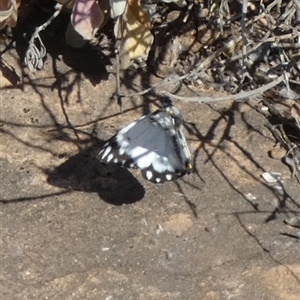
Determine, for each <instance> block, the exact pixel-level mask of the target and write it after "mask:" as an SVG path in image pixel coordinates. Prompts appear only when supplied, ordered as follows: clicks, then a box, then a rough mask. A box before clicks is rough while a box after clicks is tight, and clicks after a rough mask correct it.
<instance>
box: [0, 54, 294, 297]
mask: <svg viewBox="0 0 300 300" xmlns="http://www.w3.org/2000/svg"><path fill="white" fill-rule="evenodd" d="M74 53H75V54H74ZM74 53H73V52H72V51H70V52H68V55H49V54H48V56H47V60H46V63H45V66H44V68H43V70H41V71H38V72H36V73H35V74H32V73H30V72H29V71H28V70H27V69H26V68H25V69H24V68H22V67H21V66H20V59H19V55H18V54H17V52H16V51H15V50H14V49H10V50H9V51H7V52H6V53H5V54H4V56H3V58H4V59H5V66H6V67H5V68H2V78H1V93H0V99H1V112H0V113H1V123H0V126H1V152H0V154H1V157H0V159H1V288H0V291H1V299H2V300H13V299H30V300H33V299H39V300H41V299H87V300H90V299H97V300H99V299H105V300H116V299H181V300H182V299H191V300H192V299H202V300H217V299H243V300H253V299H264V300H269V299H270V300H277V299H278V300H279V299H282V300H299V299H300V262H299V261H300V254H299V253H300V252H299V250H300V243H299V227H298V228H297V227H292V226H288V225H286V224H285V222H287V223H289V224H294V223H295V222H296V223H297V217H298V218H299V214H300V193H299V190H300V189H299V183H298V182H297V180H296V179H295V178H291V173H290V170H289V169H288V167H286V166H285V165H284V164H283V163H282V162H281V161H278V160H273V159H271V158H269V156H268V151H269V150H270V149H272V148H273V147H274V145H275V140H274V138H273V136H272V134H271V133H270V132H269V130H268V129H267V128H266V127H265V124H267V123H268V122H269V120H268V119H267V118H266V117H265V116H264V115H263V114H262V113H261V112H260V106H259V104H258V103H256V102H249V103H232V102H230V101H227V102H222V103H213V104H195V103H194V104H193V103H188V104H187V103H183V102H179V101H177V102H176V103H175V104H176V106H177V107H178V108H179V109H180V111H181V113H182V115H183V117H184V119H185V120H186V121H187V122H189V123H190V124H187V130H186V137H187V141H188V144H189V147H190V149H191V152H192V155H193V163H194V166H195V171H194V172H193V174H191V175H189V176H185V177H183V178H182V179H180V180H178V181H176V182H171V183H165V184H163V185H154V184H152V183H150V182H146V181H145V180H144V179H143V178H142V176H141V174H140V172H139V171H138V170H134V171H129V170H127V169H122V168H120V167H117V166H114V165H108V166H103V165H101V164H100V163H99V162H98V161H97V160H95V159H94V156H95V154H96V153H97V151H98V150H99V147H101V145H103V141H104V140H106V139H108V138H109V137H111V136H112V135H113V134H115V133H116V131H117V130H118V129H120V128H122V127H123V126H125V125H127V124H128V123H130V122H131V121H133V120H135V119H136V118H138V117H140V116H141V115H143V114H145V113H146V112H147V111H149V110H153V109H155V107H154V105H150V98H151V100H153V95H152V96H151V97H150V96H149V97H147V96H145V97H134V98H126V99H124V101H123V108H124V113H123V114H120V112H119V107H118V105H117V104H116V103H115V101H113V100H112V95H113V93H114V91H115V77H114V75H113V74H112V73H107V72H105V68H104V67H106V68H109V67H110V66H109V64H108V62H107V61H104V60H103V61H101V60H100V62H101V63H98V64H97V63H96V65H95V61H98V62H99V57H98V58H97V56H96V57H95V56H93V55H96V54H95V53H92V54H90V53H89V54H87V56H86V57H85V58H83V57H82V52H80V51H74ZM97 55H98V54H97ZM97 59H98V60H97ZM78 60H81V62H83V65H85V66H86V65H92V66H93V72H92V73H93V74H92V75H91V74H90V73H89V71H90V70H91V69H89V68H88V67H86V69H85V70H83V72H80V71H79V70H78V69H76V68H75V69H74V64H71V63H70V62H73V63H74V62H76V63H78ZM97 66H98V67H99V69H97ZM95 69H96V70H95ZM95 73H96V74H97V75H95ZM145 78H146V79H145ZM145 82H147V74H145V73H142V74H141V75H139V76H137V78H136V79H135V81H134V83H133V82H131V81H130V77H129V76H127V83H129V84H128V86H127V89H125V88H124V86H123V88H124V92H126V91H128V92H131V93H132V92H134V90H136V89H135V88H136V86H138V85H144V86H145ZM210 93H211V94H212V95H217V94H214V92H212V91H210ZM269 171H273V172H280V173H281V174H282V180H281V181H280V183H276V184H273V185H272V184H268V183H266V182H265V181H264V180H263V179H262V178H261V174H262V173H263V172H269ZM293 222H294V223H293ZM298 226H299V224H298Z"/></svg>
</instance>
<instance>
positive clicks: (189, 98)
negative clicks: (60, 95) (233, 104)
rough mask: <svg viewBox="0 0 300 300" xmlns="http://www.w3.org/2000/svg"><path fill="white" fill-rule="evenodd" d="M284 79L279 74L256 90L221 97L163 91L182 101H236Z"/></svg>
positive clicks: (269, 87) (256, 93)
mask: <svg viewBox="0 0 300 300" xmlns="http://www.w3.org/2000/svg"><path fill="white" fill-rule="evenodd" d="M283 80H284V75H281V76H279V77H278V78H276V79H275V80H273V81H272V82H270V83H268V84H266V85H264V86H261V87H259V88H257V89H255V90H251V91H247V92H244V91H242V92H240V93H238V94H235V95H228V96H223V97H219V98H211V97H199V96H198V97H182V96H178V95H174V94H171V93H169V92H166V91H165V92H163V94H164V95H165V96H167V97H170V98H173V99H177V100H181V101H186V102H198V103H204V102H217V101H226V100H231V101H235V100H240V99H245V98H250V97H253V96H256V95H259V94H262V93H263V92H265V91H267V90H269V89H271V88H272V87H274V86H276V85H278V84H279V83H280V82H282V81H283Z"/></svg>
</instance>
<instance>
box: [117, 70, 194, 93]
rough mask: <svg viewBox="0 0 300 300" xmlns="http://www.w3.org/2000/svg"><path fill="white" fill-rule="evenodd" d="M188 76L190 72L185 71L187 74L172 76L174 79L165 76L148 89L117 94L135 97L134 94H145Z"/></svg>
mask: <svg viewBox="0 0 300 300" xmlns="http://www.w3.org/2000/svg"><path fill="white" fill-rule="evenodd" d="M189 76H190V73H187V74H185V75H183V76H180V77H176V78H174V79H171V80H170V78H169V77H166V78H165V79H164V80H162V81H161V82H160V83H158V84H157V85H155V86H152V87H150V88H148V89H145V90H143V91H140V92H136V93H133V94H129V95H121V94H120V95H119V96H120V97H122V98H123V97H124V98H125V97H135V96H141V95H145V94H147V93H149V92H150V91H152V90H154V89H157V88H161V87H163V86H167V85H169V84H172V83H175V82H178V81H181V80H183V79H185V78H187V77H189Z"/></svg>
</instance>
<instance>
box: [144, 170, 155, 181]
mask: <svg viewBox="0 0 300 300" xmlns="http://www.w3.org/2000/svg"><path fill="white" fill-rule="evenodd" d="M152 177H153V173H152V172H151V171H150V170H147V172H146V178H147V179H148V180H150V179H151V178H152Z"/></svg>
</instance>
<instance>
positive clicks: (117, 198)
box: [43, 143, 145, 205]
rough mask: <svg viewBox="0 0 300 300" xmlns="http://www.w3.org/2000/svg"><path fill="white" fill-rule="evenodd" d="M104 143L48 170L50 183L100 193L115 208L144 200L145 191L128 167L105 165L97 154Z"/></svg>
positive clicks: (65, 187) (46, 171)
mask: <svg viewBox="0 0 300 300" xmlns="http://www.w3.org/2000/svg"><path fill="white" fill-rule="evenodd" d="M102 144H103V143H96V144H94V145H93V146H91V147H89V148H88V149H85V150H83V151H80V152H79V153H78V154H76V155H74V156H72V157H71V158H69V159H68V160H67V161H65V162H64V163H63V164H61V165H60V166H59V167H57V168H55V169H54V170H50V169H45V170H43V172H44V173H45V174H46V175H47V176H48V179H47V182H48V183H49V184H51V185H53V186H56V187H60V188H64V189H66V190H72V191H83V192H89V193H97V194H98V195H99V197H100V198H101V199H102V200H104V201H105V202H107V203H110V204H113V205H122V204H130V203H134V202H137V201H140V200H141V199H143V197H144V195H145V189H144V188H143V186H142V185H141V184H140V183H139V182H138V181H137V180H136V179H135V178H134V176H133V175H132V174H131V173H130V172H129V171H128V170H127V169H125V168H122V167H119V166H115V165H103V164H101V163H100V162H99V161H98V160H97V159H96V157H95V156H96V154H97V152H98V151H99V148H100V146H101V145H102Z"/></svg>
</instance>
